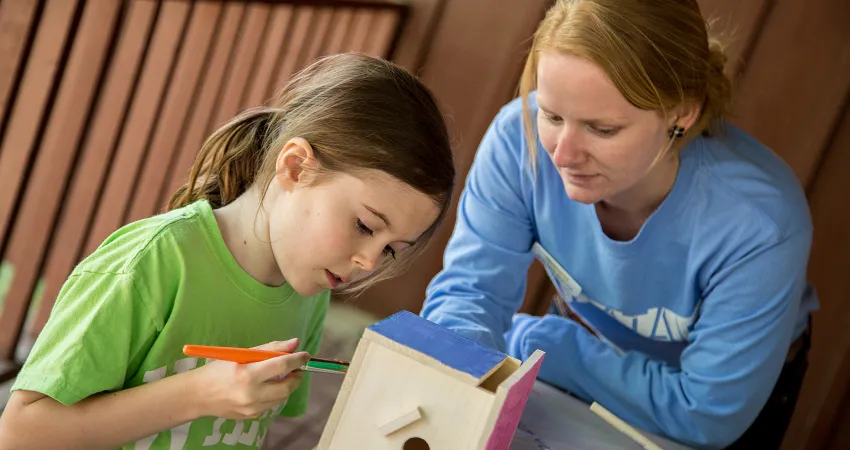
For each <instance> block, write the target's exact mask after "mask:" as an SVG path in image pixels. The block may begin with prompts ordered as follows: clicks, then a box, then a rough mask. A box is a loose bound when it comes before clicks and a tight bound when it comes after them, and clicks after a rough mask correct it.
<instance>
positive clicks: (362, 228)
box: [357, 219, 395, 259]
mask: <svg viewBox="0 0 850 450" xmlns="http://www.w3.org/2000/svg"><path fill="white" fill-rule="evenodd" d="M357 231H358V232H359V233H360V234H362V235H363V236H372V235H374V234H375V232H374V231H372V229H371V228H369V227H367V226H366V224H365V223H363V221H362V220H360V219H357ZM384 255H389V256H392V257H393V259H395V250H393V248H392V247H390V246H389V245H388V246H387V247H386V248H385V249H384Z"/></svg>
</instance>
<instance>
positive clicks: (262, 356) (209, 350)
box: [183, 345, 292, 364]
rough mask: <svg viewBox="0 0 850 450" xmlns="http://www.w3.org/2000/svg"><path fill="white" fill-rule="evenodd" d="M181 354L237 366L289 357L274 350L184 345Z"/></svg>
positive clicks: (285, 353)
mask: <svg viewBox="0 0 850 450" xmlns="http://www.w3.org/2000/svg"><path fill="white" fill-rule="evenodd" d="M183 354H185V355H186V356H195V357H198V358H211V359H218V360H221V361H230V362H235V363H239V364H248V363H255V362H260V361H265V360H267V359H271V358H277V357H278V356H286V355H291V354H292V353H287V352H276V351H274V350H257V349H253V348H237V347H215V346H212V345H184V346H183Z"/></svg>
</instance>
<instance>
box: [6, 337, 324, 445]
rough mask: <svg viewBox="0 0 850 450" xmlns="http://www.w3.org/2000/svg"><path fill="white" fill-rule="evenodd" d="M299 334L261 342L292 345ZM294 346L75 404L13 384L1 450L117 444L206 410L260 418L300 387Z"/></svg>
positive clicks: (302, 358) (302, 356)
mask: <svg viewBox="0 0 850 450" xmlns="http://www.w3.org/2000/svg"><path fill="white" fill-rule="evenodd" d="M297 346H298V341H297V339H295V340H292V341H286V342H281V343H271V344H267V345H265V346H262V347H260V348H266V349H274V350H279V351H287V352H290V351H294V349H295V348H297ZM308 358H309V356H308V355H307V354H306V353H295V354H292V355H288V356H281V357H278V358H274V359H270V360H267V361H263V362H259V363H254V364H234V363H227V362H222V361H211V362H209V363H207V364H206V365H204V366H203V367H201V368H198V369H195V370H191V371H189V372H185V373H182V374H177V375H174V376H170V377H167V378H164V379H162V380H159V381H155V382H152V383H148V384H144V385H142V386H138V387H135V388H132V389H127V390H123V391H118V392H114V393H107V394H98V395H94V396H91V397H89V398H86V399H84V400H82V401H80V402H77V403H74V404H73V405H70V406H65V405H63V404H62V403H59V402H57V401H56V400H54V399H52V398H50V397H47V396H45V395H43V394H40V393H37V392H33V391H24V390H21V391H15V392H13V393H12V396H11V398H10V399H9V404H8V405H7V406H6V409H5V411H4V413H3V416H2V417H0V450H6V449H20V448H63V449H98V448H104V449H112V448H117V447H120V446H122V445H124V444H126V443H128V442H133V441H136V440H138V439H142V438H144V437H146V436H150V435H154V434H157V433H159V432H161V431H163V430H167V429H170V428H173V427H175V426H178V425H180V424H183V423H186V422H190V421H192V420H194V419H197V418H199V417H202V416H208V415H211V416H218V417H225V418H233V419H246V418H253V417H258V416H259V415H261V414H262V413H263V412H265V411H266V410H268V409H270V408H273V407H275V406H277V405H278V404H280V403H281V402H282V401H283V400H284V399H285V398H287V397H288V396H289V394H290V393H291V392H292V391H294V390H295V389H296V388H297V387H298V384H299V383H300V380H301V372H294V373H292V374H291V375H288V376H286V377H285V378H284V379H283V380H281V381H266V380H269V379H272V378H274V377H276V376H278V375H281V374H287V373H289V372H292V371H293V370H295V369H297V368H299V367H301V366H302V365H304V364H306V362H307V360H308Z"/></svg>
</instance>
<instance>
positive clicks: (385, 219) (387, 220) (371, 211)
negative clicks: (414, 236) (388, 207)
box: [361, 203, 416, 245]
mask: <svg viewBox="0 0 850 450" xmlns="http://www.w3.org/2000/svg"><path fill="white" fill-rule="evenodd" d="M361 204H362V205H363V207H364V208H366V209H368V210H369V212H370V213H372V214H374V215H375V216H377V217H378V218H379V219H381V220H383V221H384V224H385V225H386V226H387V229H388V230H389V229H390V220H389V219H387V216H385V215H383V214H381V212H380V211H378V210H376V209H375V208H372V207H371V206H369V205H367V204H365V203H361ZM401 242H404V243H405V244H408V245H414V244H416V242H413V241H401Z"/></svg>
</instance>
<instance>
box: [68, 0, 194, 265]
mask: <svg viewBox="0 0 850 450" xmlns="http://www.w3.org/2000/svg"><path fill="white" fill-rule="evenodd" d="M190 8H191V4H190V3H189V2H184V1H170V2H164V3H162V6H161V8H160V11H159V17H157V22H156V26H155V29H154V32H153V36H152V38H151V43H150V47H149V49H148V52H147V56H146V59H145V63H144V68H143V69H142V75H141V78H140V79H139V83H138V87H137V88H136V92H135V95H134V97H133V100H132V102H133V103H132V105H131V107H130V113H129V115H128V116H127V121H126V123H125V125H124V129H123V132H122V133H121V140H120V142H119V143H118V148H117V150H116V154H115V160H114V161H113V164H112V167H111V169H110V171H109V177H108V179H107V181H106V185H105V187H104V190H103V196H102V197H101V201H100V203H99V205H98V210H97V216H96V217H95V220H94V223H93V225H92V229H91V232H90V234H89V236H88V241H87V244H86V246H85V250H84V252H85V254H86V255H87V254H89V253H91V252H92V251H94V249H95V248H97V246H99V245H100V243H101V242H103V240H104V239H106V237H107V236H109V235H110V234H111V233H112V232H113V231H115V230H117V229H118V227H120V226H121V225H123V221H124V214H125V211H126V209H127V205H128V204H129V203H130V201H131V199H132V196H133V193H134V192H135V191H136V190H137V189H140V188H141V187H140V186H138V185H137V183H136V174H137V173H138V170H139V169H140V167H141V166H140V165H141V163H142V161H144V155H145V151H146V150H147V146H148V142H150V137H151V132H152V131H153V130H154V124H155V123H156V118H157V116H158V114H160V104H161V99H162V97H163V92H164V91H165V89H166V86H167V83H168V77H169V74H170V73H171V67H172V65H173V63H174V59H175V56H176V54H177V52H178V49H179V47H180V41H181V39H180V38H181V36H182V34H183V28H184V25H185V23H186V17H187V15H188V14H189V10H190ZM146 188H148V189H151V188H154V187H146ZM155 188H158V187H155Z"/></svg>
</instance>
